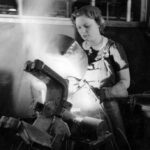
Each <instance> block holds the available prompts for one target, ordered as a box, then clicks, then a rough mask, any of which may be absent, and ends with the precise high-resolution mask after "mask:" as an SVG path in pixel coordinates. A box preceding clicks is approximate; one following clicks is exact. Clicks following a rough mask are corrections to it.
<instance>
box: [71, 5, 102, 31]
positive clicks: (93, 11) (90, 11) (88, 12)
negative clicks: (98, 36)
mask: <svg viewBox="0 0 150 150" xmlns="http://www.w3.org/2000/svg"><path fill="white" fill-rule="evenodd" d="M83 15H84V16H86V17H88V18H91V19H94V20H95V21H96V23H97V24H98V25H99V26H100V32H103V30H104V28H105V21H104V19H103V16H102V13H101V10H100V9H99V8H98V7H95V6H91V5H87V6H83V7H81V8H79V9H77V10H75V11H74V12H73V13H72V15H71V20H72V22H73V24H75V20H76V18H77V17H79V16H83Z"/></svg>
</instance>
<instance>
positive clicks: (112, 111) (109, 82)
mask: <svg viewBox="0 0 150 150" xmlns="http://www.w3.org/2000/svg"><path fill="white" fill-rule="evenodd" d="M72 21H73V23H74V25H75V27H76V29H77V31H78V33H79V35H80V36H81V38H82V39H83V43H82V48H83V49H84V51H85V52H86V54H87V56H88V69H87V72H86V74H85V76H84V79H85V80H86V81H87V82H88V83H89V85H90V86H91V87H92V88H93V89H94V91H95V92H96V94H97V95H98V96H99V97H100V101H101V102H103V106H104V109H105V111H106V113H107V114H108V116H109V118H110V121H111V124H112V127H113V130H114V133H115V135H116V136H117V130H118V131H119V132H120V133H121V134H123V135H124V127H123V123H122V119H121V116H120V111H119V107H118V103H117V101H115V100H114V99H115V98H119V99H120V97H127V96H128V92H127V89H128V88H129V86H130V74H129V65H128V61H127V58H126V55H125V52H124V50H123V48H122V46H121V45H120V44H119V43H117V42H115V41H113V40H111V39H108V38H107V37H105V36H104V35H103V34H102V32H103V29H104V24H105V21H104V19H103V17H102V14H101V11H100V9H99V8H97V7H94V6H90V5H89V6H84V7H82V8H80V9H79V10H76V11H75V12H74V13H73V14H72ZM117 137H118V136H117ZM117 137H116V138H117Z"/></svg>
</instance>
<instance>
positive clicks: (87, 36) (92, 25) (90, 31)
mask: <svg viewBox="0 0 150 150" xmlns="http://www.w3.org/2000/svg"><path fill="white" fill-rule="evenodd" d="M75 24H76V28H77V31H78V32H79V34H80V36H81V37H82V39H83V40H85V41H89V42H94V41H95V40H96V39H97V38H98V37H99V36H100V31H99V25H98V24H97V23H96V21H95V20H94V19H91V18H88V17H86V16H79V17H77V18H76V20H75Z"/></svg>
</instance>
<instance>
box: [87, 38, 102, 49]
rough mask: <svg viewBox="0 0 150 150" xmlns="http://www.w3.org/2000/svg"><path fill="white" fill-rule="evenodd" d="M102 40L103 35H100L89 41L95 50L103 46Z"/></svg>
mask: <svg viewBox="0 0 150 150" xmlns="http://www.w3.org/2000/svg"><path fill="white" fill-rule="evenodd" d="M103 40H104V37H103V36H100V37H98V38H97V39H96V40H94V41H93V42H90V45H91V47H92V48H94V49H95V50H99V48H100V47H102V46H103Z"/></svg>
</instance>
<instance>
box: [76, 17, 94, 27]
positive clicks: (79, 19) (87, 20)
mask: <svg viewBox="0 0 150 150" xmlns="http://www.w3.org/2000/svg"><path fill="white" fill-rule="evenodd" d="M94 22H95V20H94V19H92V18H89V17H87V16H85V15H83V16H79V17H77V18H76V21H75V23H76V25H78V24H91V23H94Z"/></svg>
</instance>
